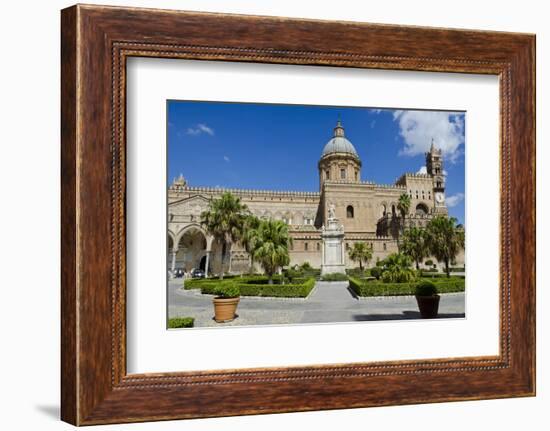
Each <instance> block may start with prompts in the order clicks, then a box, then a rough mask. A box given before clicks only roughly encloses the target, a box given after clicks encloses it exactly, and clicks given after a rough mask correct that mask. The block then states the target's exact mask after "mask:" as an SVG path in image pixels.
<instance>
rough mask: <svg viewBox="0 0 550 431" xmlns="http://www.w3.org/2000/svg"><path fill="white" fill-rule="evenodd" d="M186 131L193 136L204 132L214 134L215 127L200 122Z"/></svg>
mask: <svg viewBox="0 0 550 431" xmlns="http://www.w3.org/2000/svg"><path fill="white" fill-rule="evenodd" d="M186 133H187V134H188V135H192V136H198V135H202V134H203V133H206V134H207V135H210V136H214V129H212V128H211V127H208V126H207V125H206V124H203V123H199V124H197V126H196V127H189V128H188V129H187V132H186Z"/></svg>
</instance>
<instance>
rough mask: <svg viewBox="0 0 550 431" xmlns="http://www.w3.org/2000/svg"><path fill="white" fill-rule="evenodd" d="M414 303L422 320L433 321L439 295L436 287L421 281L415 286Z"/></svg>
mask: <svg viewBox="0 0 550 431" xmlns="http://www.w3.org/2000/svg"><path fill="white" fill-rule="evenodd" d="M415 296H416V303H417V304H418V309H419V310H420V315H421V316H422V318H423V319H433V318H435V317H437V312H438V311H439V298H440V297H439V295H438V294H437V287H436V285H435V284H434V283H432V282H431V281H427V280H424V281H421V282H420V283H418V284H417V285H416V290H415Z"/></svg>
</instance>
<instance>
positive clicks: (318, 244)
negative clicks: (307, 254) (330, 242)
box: [317, 242, 321, 251]
mask: <svg viewBox="0 0 550 431" xmlns="http://www.w3.org/2000/svg"><path fill="white" fill-rule="evenodd" d="M320 250H321V243H320V242H318V243H317V251H320Z"/></svg>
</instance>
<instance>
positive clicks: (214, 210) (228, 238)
mask: <svg viewBox="0 0 550 431" xmlns="http://www.w3.org/2000/svg"><path fill="white" fill-rule="evenodd" d="M248 214H249V213H248V208H247V206H246V205H245V204H243V203H241V200H240V198H238V197H237V196H235V195H233V194H231V193H229V192H225V193H223V194H222V195H221V196H220V197H219V198H218V199H213V200H211V201H210V203H209V205H208V209H207V210H206V211H204V212H203V213H202V214H201V224H202V225H203V226H204V228H205V229H206V231H207V232H208V233H209V234H210V235H212V236H213V237H214V239H215V240H216V241H218V243H220V244H225V245H226V253H229V268H228V272H231V260H232V259H231V248H232V246H233V243H235V242H237V241H239V240H240V239H241V237H242V234H243V227H244V222H245V219H246V217H247V215H248ZM222 253H223V252H222ZM223 260H224V256H223V255H222V268H221V271H220V279H223Z"/></svg>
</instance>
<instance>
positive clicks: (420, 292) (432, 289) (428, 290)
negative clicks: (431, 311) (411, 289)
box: [415, 280, 437, 296]
mask: <svg viewBox="0 0 550 431" xmlns="http://www.w3.org/2000/svg"><path fill="white" fill-rule="evenodd" d="M415 295H416V296H433V295H437V287H436V285H435V283H433V282H431V281H428V280H422V281H420V282H419V283H418V284H417V285H416V288H415Z"/></svg>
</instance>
